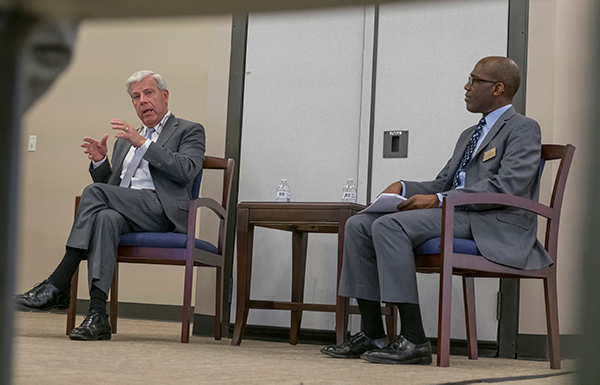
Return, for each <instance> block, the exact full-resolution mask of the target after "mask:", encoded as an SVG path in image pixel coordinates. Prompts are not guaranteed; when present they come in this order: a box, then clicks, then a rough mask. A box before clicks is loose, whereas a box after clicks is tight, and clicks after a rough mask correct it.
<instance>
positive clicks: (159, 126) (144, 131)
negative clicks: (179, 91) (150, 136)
mask: <svg viewBox="0 0 600 385" xmlns="http://www.w3.org/2000/svg"><path fill="white" fill-rule="evenodd" d="M169 116H171V110H169V111H167V113H166V114H165V116H163V118H162V120H161V121H160V122H159V123H158V124H157V125H156V126H154V131H155V132H156V133H157V134H159V135H160V133H161V131H162V129H163V127H164V126H165V124H166V123H167V119H169ZM147 128H148V127H146V125H145V124H142V132H140V134H142V135H144V134H145V133H146V129H147Z"/></svg>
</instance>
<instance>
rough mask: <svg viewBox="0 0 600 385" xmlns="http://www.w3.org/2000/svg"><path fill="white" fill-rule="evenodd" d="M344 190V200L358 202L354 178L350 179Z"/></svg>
mask: <svg viewBox="0 0 600 385" xmlns="http://www.w3.org/2000/svg"><path fill="white" fill-rule="evenodd" d="M342 191H343V194H342V202H350V203H356V202H357V201H358V192H357V191H356V186H355V185H354V179H352V178H350V179H348V180H347V181H346V185H345V186H344V188H343V189H342Z"/></svg>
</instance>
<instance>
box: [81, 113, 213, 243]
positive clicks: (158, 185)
mask: <svg viewBox="0 0 600 385" xmlns="http://www.w3.org/2000/svg"><path fill="white" fill-rule="evenodd" d="M205 140H206V138H205V134H204V127H202V125H201V124H198V123H194V122H190V121H187V120H183V119H178V118H176V117H175V116H174V115H172V114H171V116H170V117H169V119H167V122H166V123H165V126H164V127H163V130H162V131H161V133H160V136H159V137H158V140H157V141H156V143H152V144H150V147H148V151H146V154H144V159H145V160H147V161H148V163H149V168H150V174H151V175H152V181H153V182H154V187H155V189H156V194H157V196H158V199H159V200H160V202H161V204H162V206H163V208H164V210H165V213H166V215H167V217H168V218H169V220H170V221H171V222H173V224H174V225H175V231H176V232H178V233H185V232H187V220H188V210H189V203H190V199H191V198H192V182H193V181H194V178H195V177H196V175H198V173H199V172H200V170H201V169H202V162H203V161H204V149H205ZM130 148H131V144H129V142H127V141H126V140H124V139H117V141H116V142H115V145H114V148H113V154H112V160H111V162H110V163H109V162H108V161H107V162H104V163H102V165H100V166H99V167H98V168H95V169H94V168H93V167H91V166H90V174H91V175H92V179H93V180H94V182H99V183H108V184H112V185H117V186H118V185H119V183H121V170H122V168H123V160H124V159H125V156H126V155H127V152H128V151H129V149H130ZM111 163H112V167H111ZM194 198H195V197H194Z"/></svg>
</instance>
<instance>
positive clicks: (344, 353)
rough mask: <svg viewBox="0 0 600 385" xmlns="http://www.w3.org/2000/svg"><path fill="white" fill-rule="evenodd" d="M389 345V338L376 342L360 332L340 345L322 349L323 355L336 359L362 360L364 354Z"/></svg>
mask: <svg viewBox="0 0 600 385" xmlns="http://www.w3.org/2000/svg"><path fill="white" fill-rule="evenodd" d="M387 343H388V339H387V337H384V338H380V339H378V340H374V339H371V338H369V337H368V336H367V335H366V334H365V333H363V332H360V333H356V334H355V335H353V336H351V337H350V338H348V339H347V340H346V341H344V342H343V343H342V344H340V345H329V346H326V347H324V348H323V349H321V353H323V354H326V355H328V356H330V357H334V358H360V355H361V354H363V353H364V352H367V351H369V350H373V349H381V348H383V347H384V346H385V345H386V344H387Z"/></svg>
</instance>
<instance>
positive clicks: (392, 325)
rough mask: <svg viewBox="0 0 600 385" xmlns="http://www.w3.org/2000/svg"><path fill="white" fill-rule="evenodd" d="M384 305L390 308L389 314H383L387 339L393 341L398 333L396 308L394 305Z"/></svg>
mask: <svg viewBox="0 0 600 385" xmlns="http://www.w3.org/2000/svg"><path fill="white" fill-rule="evenodd" d="M386 307H387V308H388V309H390V312H391V314H386V316H385V329H386V332H387V337H388V340H390V341H393V340H394V339H395V338H396V336H397V335H398V332H397V325H398V311H397V310H396V306H394V305H387V306H386Z"/></svg>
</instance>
